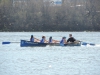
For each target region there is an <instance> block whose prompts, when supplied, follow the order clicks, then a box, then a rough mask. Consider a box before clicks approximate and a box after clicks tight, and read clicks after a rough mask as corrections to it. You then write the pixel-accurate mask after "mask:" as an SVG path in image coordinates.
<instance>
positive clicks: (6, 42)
mask: <svg viewBox="0 0 100 75" xmlns="http://www.w3.org/2000/svg"><path fill="white" fill-rule="evenodd" d="M10 43H20V42H2V44H10Z"/></svg>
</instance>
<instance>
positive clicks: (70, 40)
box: [67, 34, 76, 43]
mask: <svg viewBox="0 0 100 75" xmlns="http://www.w3.org/2000/svg"><path fill="white" fill-rule="evenodd" d="M75 41H76V39H75V38H74V37H72V34H69V38H68V40H67V42H71V43H73V42H75Z"/></svg>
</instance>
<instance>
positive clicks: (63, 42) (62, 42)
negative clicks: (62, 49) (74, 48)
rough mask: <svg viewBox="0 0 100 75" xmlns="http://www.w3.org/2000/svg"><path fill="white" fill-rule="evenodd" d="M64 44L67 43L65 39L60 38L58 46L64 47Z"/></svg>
mask: <svg viewBox="0 0 100 75" xmlns="http://www.w3.org/2000/svg"><path fill="white" fill-rule="evenodd" d="M66 43H67V41H66V37H62V40H61V41H60V45H61V46H64V44H66Z"/></svg>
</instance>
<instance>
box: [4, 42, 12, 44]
mask: <svg viewBox="0 0 100 75" xmlns="http://www.w3.org/2000/svg"><path fill="white" fill-rule="evenodd" d="M10 43H11V42H2V44H10Z"/></svg>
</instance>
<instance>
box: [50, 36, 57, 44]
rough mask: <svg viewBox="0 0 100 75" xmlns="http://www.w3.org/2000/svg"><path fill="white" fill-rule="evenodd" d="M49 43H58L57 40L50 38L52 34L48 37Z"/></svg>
mask: <svg viewBox="0 0 100 75" xmlns="http://www.w3.org/2000/svg"><path fill="white" fill-rule="evenodd" d="M49 43H59V41H57V40H54V39H52V36H51V37H50V38H49Z"/></svg>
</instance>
